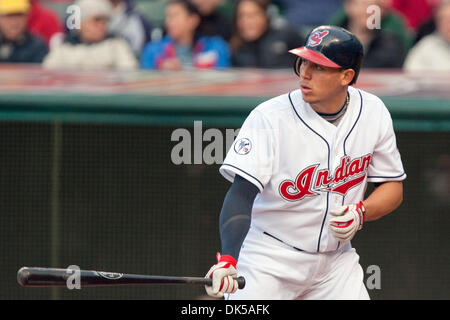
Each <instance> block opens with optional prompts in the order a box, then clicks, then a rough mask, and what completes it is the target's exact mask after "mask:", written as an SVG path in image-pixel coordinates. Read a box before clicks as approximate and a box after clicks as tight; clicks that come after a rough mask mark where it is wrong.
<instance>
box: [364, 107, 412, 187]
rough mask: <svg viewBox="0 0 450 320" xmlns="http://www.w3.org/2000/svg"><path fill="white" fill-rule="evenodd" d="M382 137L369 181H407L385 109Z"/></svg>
mask: <svg viewBox="0 0 450 320" xmlns="http://www.w3.org/2000/svg"><path fill="white" fill-rule="evenodd" d="M380 121H381V126H380V137H379V140H378V142H377V144H376V146H375V149H374V152H373V155H372V161H371V164H370V166H369V170H368V176H367V179H368V181H369V182H376V183H378V182H386V181H402V180H404V179H406V173H405V170H404V168H403V163H402V160H401V156H400V152H399V150H398V148H397V142H396V137H395V132H394V127H393V124H392V118H391V115H390V114H389V111H388V110H387V108H386V107H384V111H383V112H382V117H381V120H380Z"/></svg>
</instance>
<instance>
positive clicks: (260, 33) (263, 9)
mask: <svg viewBox="0 0 450 320" xmlns="http://www.w3.org/2000/svg"><path fill="white" fill-rule="evenodd" d="M269 4H270V3H269V2H268V1H267V0H242V1H239V2H238V4H237V6H236V12H235V21H234V22H235V25H234V33H233V36H232V38H231V41H230V46H231V49H232V63H233V66H235V67H252V68H289V67H292V66H293V65H294V60H295V58H294V57H293V56H292V54H290V53H289V52H288V51H289V49H292V48H296V47H298V46H299V45H301V44H303V43H304V42H305V40H304V39H303V38H302V37H301V36H300V35H299V33H297V32H296V31H294V30H292V29H290V28H288V27H284V28H283V29H275V28H273V27H272V26H271V24H270V19H269V17H268V15H267V8H268V6H269Z"/></svg>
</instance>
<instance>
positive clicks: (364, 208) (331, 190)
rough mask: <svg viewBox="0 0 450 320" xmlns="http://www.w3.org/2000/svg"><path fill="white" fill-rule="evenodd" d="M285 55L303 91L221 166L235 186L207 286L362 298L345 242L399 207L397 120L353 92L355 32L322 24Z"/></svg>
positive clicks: (276, 103)
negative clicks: (370, 187)
mask: <svg viewBox="0 0 450 320" xmlns="http://www.w3.org/2000/svg"><path fill="white" fill-rule="evenodd" d="M290 52H291V53H292V54H294V55H297V56H298V57H297V60H296V62H295V66H294V70H295V73H296V74H297V75H298V76H299V84H300V88H299V89H297V90H294V91H292V92H289V93H287V94H284V95H281V96H278V97H276V98H273V99H270V100H268V101H266V102H264V103H262V104H260V105H259V106H258V107H256V108H255V109H254V110H253V111H252V112H251V113H250V115H249V116H248V118H247V119H246V120H245V122H244V124H243V125H242V128H241V130H240V132H239V135H238V137H237V138H236V140H235V142H234V144H233V145H232V147H231V148H230V150H229V152H228V154H227V156H226V159H225V161H224V163H223V165H222V166H221V167H220V173H221V174H222V175H223V176H224V177H225V178H226V179H228V180H229V181H231V182H233V183H232V185H231V187H230V189H229V191H228V193H227V194H226V196H225V199H224V203H223V207H222V210H221V213H220V219H219V220H220V236H221V245H222V252H221V254H219V253H218V255H217V263H216V264H215V265H213V266H212V267H211V269H210V270H209V271H208V273H207V274H206V277H210V278H212V286H206V287H205V288H206V291H207V293H208V294H209V295H210V296H213V297H217V298H220V297H223V296H224V294H225V293H232V294H230V295H228V298H229V299H369V295H368V292H367V290H366V288H365V286H364V283H363V270H362V268H361V266H360V265H359V256H358V254H357V253H356V251H355V249H354V248H352V246H351V243H350V240H351V239H352V238H353V237H354V236H355V234H356V232H357V231H359V230H361V229H362V228H363V225H364V223H365V222H367V221H372V220H376V219H379V218H381V217H382V216H384V215H386V214H388V213H390V212H392V211H393V210H395V209H396V208H397V207H398V206H399V205H400V203H401V202H402V197H403V187H402V180H404V179H405V178H406V174H405V172H404V170H403V165H402V162H401V158H400V154H399V151H398V149H397V146H396V138H395V134H394V130H393V125H392V119H391V116H390V114H389V111H388V110H387V108H386V107H385V105H384V104H383V102H382V101H381V100H380V99H379V98H378V97H376V96H374V95H373V94H370V93H368V92H365V91H363V90H359V89H356V88H354V87H352V86H351V85H352V84H354V83H355V82H356V80H357V78H358V73H359V70H360V67H361V62H362V58H363V48H362V45H361V43H360V42H359V40H358V39H357V38H356V37H355V36H354V35H353V34H352V33H350V32H348V31H347V30H345V29H343V28H339V27H334V26H320V27H318V28H316V29H314V30H313V31H311V33H310V34H309V35H308V39H307V42H306V45H305V46H303V47H300V48H297V49H293V50H291V51H290ZM368 182H371V183H374V184H375V187H376V188H375V189H374V191H373V192H372V193H371V194H370V195H369V196H368V197H367V198H364V195H365V191H366V186H367V183H368ZM237 274H239V275H242V276H244V277H245V279H246V286H245V288H244V289H243V290H237V283H236V281H235V280H233V277H235V276H236V275H237Z"/></svg>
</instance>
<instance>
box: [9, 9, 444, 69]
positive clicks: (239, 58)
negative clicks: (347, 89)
mask: <svg viewBox="0 0 450 320" xmlns="http://www.w3.org/2000/svg"><path fill="white" fill-rule="evenodd" d="M143 1H144V0H140V1H137V2H136V1H133V0H75V1H72V0H46V1H45V0H0V62H2V63H36V64H42V65H43V66H44V67H45V68H54V69H56V68H64V69H67V68H72V69H77V70H80V69H88V70H97V69H113V70H136V69H160V70H181V69H187V68H229V67H237V68H290V67H292V64H293V61H294V57H293V56H291V55H290V54H289V53H288V50H289V49H293V48H296V47H299V46H301V45H303V44H304V42H305V38H306V36H307V34H308V32H309V31H310V30H311V29H312V28H314V27H315V26H318V25H323V24H331V25H337V26H342V27H344V28H346V29H348V30H349V31H351V32H353V33H354V34H355V35H356V36H357V37H358V38H359V39H360V41H361V42H362V44H363V46H364V51H365V59H364V63H363V68H381V69H387V68H393V69H401V68H403V69H405V70H424V71H433V70H439V71H443V70H446V71H449V70H450V0H320V1H311V0H272V1H270V0H145V1H149V2H152V1H153V2H156V1H158V2H160V3H162V4H163V5H164V10H163V14H164V18H163V19H161V21H163V22H162V23H156V22H155V21H152V18H151V15H149V14H148V12H145V11H144V10H143V9H142V8H144V6H142V7H140V6H139V3H142V2H143ZM52 2H58V3H60V4H61V3H64V4H65V5H66V8H67V10H65V11H64V13H63V14H61V13H60V12H57V11H55V10H53V9H52V6H51V5H49V4H51V3H52Z"/></svg>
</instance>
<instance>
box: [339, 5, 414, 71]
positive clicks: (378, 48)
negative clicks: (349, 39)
mask: <svg viewBox="0 0 450 320" xmlns="http://www.w3.org/2000/svg"><path fill="white" fill-rule="evenodd" d="M382 2H383V1H380V0H344V10H345V17H346V18H345V20H343V21H342V22H341V23H340V24H339V26H340V27H344V28H346V29H347V30H349V31H350V32H352V33H353V34H355V35H356V36H357V37H358V39H359V40H360V41H361V43H362V45H363V47H364V60H363V65H362V67H363V68H401V67H402V65H403V61H404V58H405V55H406V50H405V48H404V45H403V43H402V40H401V38H400V37H398V36H397V35H395V34H393V33H391V32H389V31H386V30H385V29H383V22H382V21H381V28H380V29H377V28H369V27H368V25H367V21H371V20H369V19H371V15H372V14H373V13H372V12H371V11H369V12H367V8H368V7H369V6H371V5H380V4H381V3H382Z"/></svg>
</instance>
